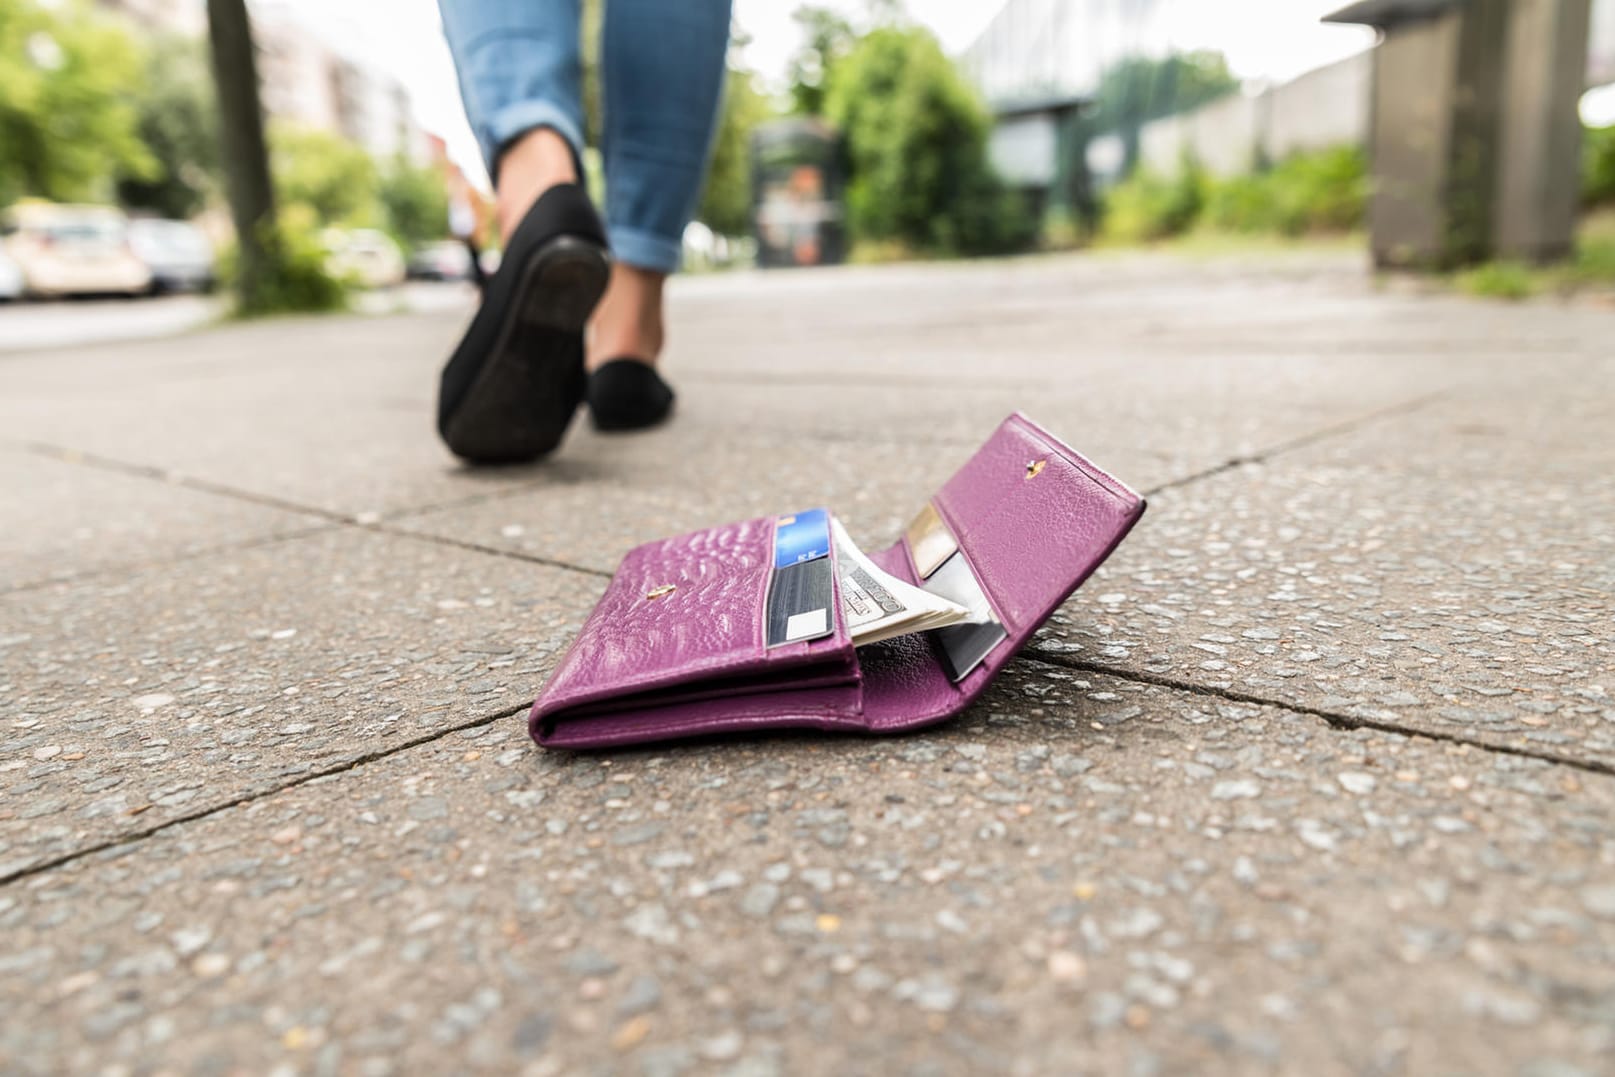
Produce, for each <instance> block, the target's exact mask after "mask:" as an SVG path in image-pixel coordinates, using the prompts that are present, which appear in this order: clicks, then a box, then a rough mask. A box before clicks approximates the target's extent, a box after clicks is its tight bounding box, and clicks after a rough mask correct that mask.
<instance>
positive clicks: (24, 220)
mask: <svg viewBox="0 0 1615 1077" xmlns="http://www.w3.org/2000/svg"><path fill="white" fill-rule="evenodd" d="M0 246H3V247H4V248H5V252H6V254H8V255H9V256H10V257H11V259H12V261H14V262H16V263H17V266H18V268H19V269H21V270H22V278H23V290H24V292H26V293H27V294H29V295H38V296H64V295H98V294H99V295H108V294H120V295H140V294H141V293H143V292H145V291H146V290H147V289H148V288H150V287H151V271H150V270H149V269H147V268H146V265H145V263H144V262H142V261H141V260H140V259H139V258H137V257H135V254H134V252H133V251H132V250H130V249H129V220H128V218H126V217H125V216H124V215H123V213H122V212H121V211H120V210H116V209H113V208H112V207H110V206H69V205H58V204H55V203H51V202H30V203H24V204H22V205H18V206H13V207H12V208H11V209H10V210H8V211H6V214H5V216H4V218H3V219H0Z"/></svg>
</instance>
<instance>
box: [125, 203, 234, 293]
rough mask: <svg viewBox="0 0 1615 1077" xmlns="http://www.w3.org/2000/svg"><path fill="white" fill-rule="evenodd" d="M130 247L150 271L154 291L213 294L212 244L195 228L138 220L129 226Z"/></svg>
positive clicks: (187, 223) (157, 220) (188, 224)
mask: <svg viewBox="0 0 1615 1077" xmlns="http://www.w3.org/2000/svg"><path fill="white" fill-rule="evenodd" d="M129 247H130V249H131V250H133V251H134V252H135V257H137V258H139V259H140V260H141V261H142V262H144V263H146V268H147V269H149V270H151V287H152V291H155V292H192V291H194V292H209V291H212V290H213V285H214V273H213V244H212V243H210V242H208V238H207V236H206V235H204V234H203V232H202V230H201V229H200V228H198V227H196V225H194V224H190V223H189V222H186V221H165V220H159V219H156V218H152V217H137V218H135V219H134V220H132V221H130V222H129Z"/></svg>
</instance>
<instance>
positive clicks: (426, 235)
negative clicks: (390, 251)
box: [379, 155, 449, 247]
mask: <svg viewBox="0 0 1615 1077" xmlns="http://www.w3.org/2000/svg"><path fill="white" fill-rule="evenodd" d="M379 194H380V198H381V208H382V212H383V213H384V214H385V216H386V218H387V229H388V231H390V232H392V234H393V235H394V236H395V237H396V238H397V239H398V240H399V242H401V243H403V244H404V246H405V247H418V246H420V245H421V244H423V243H429V242H431V241H432V240H434V239H442V238H443V236H444V234H445V233H446V232H447V231H448V218H449V194H448V191H447V190H446V189H445V188H444V186H443V177H442V176H441V175H440V174H439V173H438V172H437V171H436V170H435V169H431V168H417V167H415V166H414V165H412V164H410V162H409V161H408V159H407V158H405V157H403V156H402V155H400V156H399V157H396V158H394V159H393V161H392V163H391V164H390V165H388V167H387V170H386V171H385V172H384V173H382V176H381V186H380V191H379Z"/></svg>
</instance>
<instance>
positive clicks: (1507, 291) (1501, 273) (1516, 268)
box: [1454, 262, 1540, 299]
mask: <svg viewBox="0 0 1615 1077" xmlns="http://www.w3.org/2000/svg"><path fill="white" fill-rule="evenodd" d="M1454 280H1455V282H1456V283H1457V285H1458V287H1459V288H1461V289H1463V290H1464V291H1466V292H1468V293H1470V294H1471V295H1478V296H1484V297H1486V298H1489V299H1529V298H1530V297H1531V296H1533V295H1535V294H1536V291H1537V287H1538V285H1539V283H1540V281H1539V279H1538V277H1537V275H1536V274H1535V273H1533V272H1532V271H1531V267H1530V266H1527V265H1523V264H1521V263H1519V262H1487V263H1486V264H1484V265H1479V266H1476V267H1475V268H1474V269H1467V270H1465V271H1464V272H1462V273H1459V274H1458V275H1457V276H1456V277H1455V278H1454Z"/></svg>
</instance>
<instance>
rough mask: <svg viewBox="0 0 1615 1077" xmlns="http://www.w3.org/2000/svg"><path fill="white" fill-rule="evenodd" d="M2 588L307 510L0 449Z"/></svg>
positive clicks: (210, 540)
mask: <svg viewBox="0 0 1615 1077" xmlns="http://www.w3.org/2000/svg"><path fill="white" fill-rule="evenodd" d="M0 520H4V521H5V527H4V529H3V530H0V591H5V590H11V589H14V588H18V587H27V586H30V585H37V584H39V583H44V582H49V581H51V580H60V579H66V578H69V577H73V576H82V575H84V574H86V573H93V572H103V571H106V570H109V569H114V568H117V567H119V566H128V565H141V564H146V563H149V562H153V561H163V560H169V559H172V558H175V557H183V556H186V555H189V554H194V553H196V552H198V551H203V550H212V549H218V548H220V547H224V546H231V545H240V544H242V543H246V542H252V541H255V540H261V539H268V538H273V537H275V536H280V535H288V534H292V533H296V532H303V531H308V530H309V529H310V528H312V527H319V526H324V525H322V524H320V523H319V522H318V521H312V520H310V519H309V518H308V517H307V516H303V515H298V514H295V513H288V512H282V511H279V510H277V509H272V508H268V507H265V506H262V505H254V504H251V503H248V502H244V501H235V500H228V499H224V498H218V497H212V496H210V495H207V494H204V493H200V492H198V491H195V490H187V489H185V488H184V487H180V486H174V485H169V484H164V483H159V482H152V481H150V480H149V479H144V478H138V477H135V476H130V475H119V474H116V473H112V472H108V471H105V470H103V469H100V468H94V467H87V466H84V465H82V464H74V463H69V462H64V461H61V460H56V459H51V458H49V457H45V456H41V455H39V454H37V453H27V452H17V451H12V450H0Z"/></svg>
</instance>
